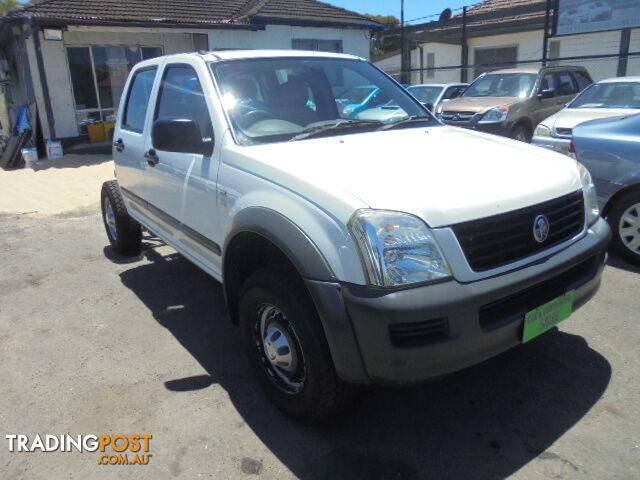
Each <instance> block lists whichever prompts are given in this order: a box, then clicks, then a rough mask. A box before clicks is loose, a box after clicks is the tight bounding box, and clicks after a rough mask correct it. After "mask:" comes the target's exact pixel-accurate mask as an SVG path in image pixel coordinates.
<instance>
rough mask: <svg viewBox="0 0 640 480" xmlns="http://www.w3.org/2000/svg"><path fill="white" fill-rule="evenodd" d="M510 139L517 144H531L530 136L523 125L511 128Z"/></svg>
mask: <svg viewBox="0 0 640 480" xmlns="http://www.w3.org/2000/svg"><path fill="white" fill-rule="evenodd" d="M511 138H513V139H514V140H518V141H519V142H525V143H529V142H531V134H530V133H529V130H528V129H527V127H525V126H524V125H516V126H515V127H513V130H512V131H511Z"/></svg>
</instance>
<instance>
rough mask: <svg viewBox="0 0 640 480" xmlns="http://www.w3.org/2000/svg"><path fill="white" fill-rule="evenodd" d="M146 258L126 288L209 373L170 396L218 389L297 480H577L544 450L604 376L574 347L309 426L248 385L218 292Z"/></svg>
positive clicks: (177, 262)
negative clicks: (549, 467) (545, 468)
mask: <svg viewBox="0 0 640 480" xmlns="http://www.w3.org/2000/svg"><path fill="white" fill-rule="evenodd" d="M144 255H145V256H147V258H149V259H150V260H152V263H150V264H145V265H142V266H138V267H135V266H132V268H130V269H129V270H127V271H125V272H123V273H122V274H121V278H122V282H123V283H124V285H126V286H127V287H128V288H130V289H131V290H132V291H133V292H134V293H135V294H136V295H137V296H138V297H139V298H140V300H141V301H142V302H144V303H145V305H146V306H147V307H148V308H149V309H150V310H151V312H152V313H153V315H154V317H155V318H156V320H157V321H158V322H159V323H160V324H161V325H162V326H164V327H165V328H167V329H168V330H169V331H170V332H171V333H172V334H173V335H174V336H175V338H176V339H177V340H178V341H179V342H180V343H181V344H182V346H183V347H184V348H186V349H187V350H188V351H189V352H190V353H191V355H193V356H194V358H195V359H197V361H198V362H199V363H200V364H201V365H202V366H203V367H204V368H205V369H206V371H207V372H208V375H200V376H196V377H187V378H177V379H173V380H171V381H168V382H166V383H165V386H166V388H168V389H169V390H171V391H174V392H176V394H180V393H179V392H184V391H190V390H194V389H201V388H206V387H208V386H209V385H211V384H212V383H219V384H220V385H221V386H222V387H223V388H225V389H226V390H227V392H228V394H229V397H230V399H231V401H232V402H233V403H234V406H235V407H236V409H237V410H238V412H239V413H240V415H241V416H242V417H243V419H244V420H245V421H246V423H247V425H248V426H249V427H250V428H252V429H253V431H254V432H255V434H256V435H257V436H258V438H259V439H260V440H261V441H262V442H263V443H264V444H265V445H266V446H267V447H268V448H269V449H270V450H271V451H272V452H273V453H274V454H275V455H276V456H277V457H278V458H279V460H280V461H281V462H282V463H283V464H284V465H285V466H286V467H287V468H289V469H290V470H291V471H292V472H293V473H294V474H295V475H297V476H298V477H300V478H303V479H312V478H318V479H323V478H339V479H360V478H362V479H372V478H394V479H404V478H408V479H417V478H425V479H426V478H437V479H442V478H456V479H457V478H473V479H476V480H478V479H499V478H504V477H506V476H508V475H509V474H511V473H513V472H515V471H517V470H518V469H520V468H521V467H523V466H524V465H525V464H527V463H528V462H530V461H531V460H532V459H534V458H535V457H538V456H539V458H540V459H541V460H544V461H550V462H562V463H563V464H564V465H565V466H567V465H568V466H569V468H572V469H575V470H579V468H578V467H577V466H575V465H573V464H572V463H571V462H570V461H569V460H567V459H564V458H562V457H560V456H558V455H556V454H555V453H553V451H552V449H550V450H549V451H546V452H545V450H547V449H548V448H549V447H550V446H551V445H552V444H553V442H555V441H556V440H557V439H558V438H559V437H561V436H562V435H563V434H564V433H565V432H566V431H567V430H569V429H570V428H571V427H572V426H573V425H574V424H575V423H576V422H577V421H578V420H580V419H581V418H582V417H583V416H584V415H585V414H586V413H587V412H588V411H589V409H590V408H591V407H592V406H593V404H594V403H595V402H596V401H597V400H598V399H599V398H600V396H601V395H602V394H603V392H604V391H605V389H606V387H607V385H608V383H609V379H610V377H611V366H610V365H609V363H608V362H607V360H606V359H605V358H604V357H602V356H601V355H600V354H599V353H598V352H596V351H594V350H592V349H591V348H589V346H588V345H587V343H586V342H585V340H584V339H583V338H582V337H579V336H576V335H571V334H568V333H564V332H560V331H558V330H552V331H550V332H548V333H547V334H546V335H544V336H543V337H541V338H539V339H537V340H534V341H532V342H531V343H529V344H526V345H523V346H522V347H518V348H515V349H513V350H511V351H509V352H507V353H505V354H503V355H501V356H499V357H496V358H494V359H492V360H490V361H487V362H485V363H483V364H481V365H479V366H476V367H473V368H469V369H467V370H464V371H462V372H459V373H457V374H454V375H451V376H448V377H445V378H442V379H440V380H437V381H434V382H431V383H429V384H426V385H422V386H419V387H411V388H401V389H394V388H377V387H376V388H367V389H364V390H363V392H362V395H361V396H360V398H359V399H358V401H357V403H356V405H354V408H352V409H351V410H350V411H348V412H346V414H345V415H343V416H342V417H340V418H338V419H336V420H333V421H331V422H330V423H328V424H326V425H323V426H320V427H308V426H303V425H300V424H297V423H296V422H294V421H292V420H289V419H288V418H287V417H285V416H283V415H282V414H281V413H280V412H279V411H278V410H276V409H275V408H274V407H273V406H272V405H271V404H270V403H269V402H268V400H267V399H266V398H265V397H264V396H263V395H262V393H261V391H260V390H259V389H258V387H257V386H256V383H255V382H254V380H253V377H252V372H251V371H250V369H249V367H248V364H247V362H246V360H245V358H244V355H243V353H242V350H241V347H240V339H239V335H238V331H237V328H236V327H234V326H233V325H231V323H230V322H229V320H228V318H227V315H226V309H225V306H224V300H223V294H222V289H221V287H220V285H219V284H218V283H217V282H216V281H215V280H213V279H211V278H210V277H209V276H207V275H206V274H205V273H203V272H202V271H200V270H199V269H198V268H197V267H195V266H193V265H192V264H190V263H189V262H188V261H187V260H185V259H184V258H183V257H182V256H180V255H178V254H172V255H168V256H161V255H160V254H159V253H158V252H157V251H156V250H154V249H147V250H145V252H144ZM543 452H544V453H543ZM245 461H246V462H254V459H245V460H243V465H244V463H246V462H245Z"/></svg>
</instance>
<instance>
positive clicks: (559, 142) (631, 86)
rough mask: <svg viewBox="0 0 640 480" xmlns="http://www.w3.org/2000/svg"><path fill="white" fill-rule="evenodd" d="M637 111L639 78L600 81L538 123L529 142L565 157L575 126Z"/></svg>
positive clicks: (638, 105) (639, 88)
mask: <svg viewBox="0 0 640 480" xmlns="http://www.w3.org/2000/svg"><path fill="white" fill-rule="evenodd" d="M638 109H640V76H635V77H618V78H609V79H607V80H602V81H600V82H598V83H595V84H593V85H591V86H590V87H588V88H587V89H586V90H584V91H583V92H582V93H581V94H579V95H578V96H577V97H576V98H574V99H573V100H572V101H571V102H570V103H569V104H568V105H567V107H566V108H563V109H562V110H560V111H559V112H558V113H556V114H554V115H551V116H550V117H548V118H546V119H545V120H543V121H542V122H540V124H539V125H538V126H537V127H536V130H535V132H534V135H533V140H532V143H533V144H535V145H539V146H541V147H546V148H550V149H552V150H555V151H557V152H560V153H564V154H567V153H568V152H569V144H570V143H571V132H572V131H573V128H574V127H575V126H576V125H578V124H580V123H582V122H586V121H588V120H595V119H596V118H606V117H619V116H621V115H632V114H634V113H638Z"/></svg>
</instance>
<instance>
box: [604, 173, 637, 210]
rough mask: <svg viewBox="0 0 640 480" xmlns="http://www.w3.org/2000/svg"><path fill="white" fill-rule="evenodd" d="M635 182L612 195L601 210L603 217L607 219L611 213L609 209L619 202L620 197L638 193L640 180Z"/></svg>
mask: <svg viewBox="0 0 640 480" xmlns="http://www.w3.org/2000/svg"><path fill="white" fill-rule="evenodd" d="M636 181H637V183H633V184H631V185H627V186H625V187H624V188H621V189H620V190H618V191H617V192H616V193H614V194H613V195H612V196H611V198H610V199H609V200H607V203H606V204H605V206H604V208H603V209H602V216H603V217H605V218H606V217H607V215H608V214H609V212H610V211H611V208H612V207H613V206H614V205H615V204H616V202H617V201H618V200H620V198H621V197H623V196H625V195H627V194H628V193H630V192H635V191H638V192H640V178H638V179H636Z"/></svg>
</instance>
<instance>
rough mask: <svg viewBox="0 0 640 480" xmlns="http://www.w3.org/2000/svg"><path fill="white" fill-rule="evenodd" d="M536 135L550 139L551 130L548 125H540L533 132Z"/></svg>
mask: <svg viewBox="0 0 640 480" xmlns="http://www.w3.org/2000/svg"><path fill="white" fill-rule="evenodd" d="M533 134H534V135H536V136H538V137H550V136H551V129H550V128H549V127H547V126H546V125H542V124H540V125H538V126H537V127H536V129H535V131H534V132H533Z"/></svg>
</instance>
